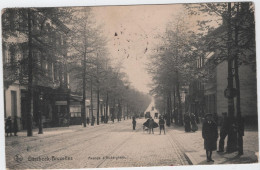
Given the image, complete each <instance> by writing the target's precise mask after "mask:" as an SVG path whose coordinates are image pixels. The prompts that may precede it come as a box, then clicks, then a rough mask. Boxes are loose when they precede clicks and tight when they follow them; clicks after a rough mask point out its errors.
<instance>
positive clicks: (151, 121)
mask: <svg viewBox="0 0 260 170" xmlns="http://www.w3.org/2000/svg"><path fill="white" fill-rule="evenodd" d="M153 123H154V120H153V118H152V117H150V118H149V134H150V133H151V131H152V133H153Z"/></svg>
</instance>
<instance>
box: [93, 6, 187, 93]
mask: <svg viewBox="0 0 260 170" xmlns="http://www.w3.org/2000/svg"><path fill="white" fill-rule="evenodd" d="M183 9H184V8H183V6H182V5H145V6H143V5H139V6H107V7H94V8H93V13H94V16H95V17H96V22H97V23H98V24H102V25H103V29H104V32H105V35H106V36H107V39H108V40H109V41H108V49H109V52H110V54H111V57H112V58H113V61H114V63H118V62H121V63H122V67H123V69H122V71H124V72H126V73H127V74H128V76H129V80H130V82H131V84H132V86H134V87H135V88H137V89H138V90H140V91H143V92H145V93H148V92H149V86H148V84H150V83H152V81H151V77H150V76H149V75H148V73H147V71H146V67H147V64H146V63H147V62H148V56H149V54H151V53H153V52H154V49H155V48H156V46H157V43H158V41H159V39H158V38H156V36H157V35H163V33H164V32H165V28H166V25H167V23H168V22H169V21H170V20H172V18H174V16H176V15H178V14H179V13H180V12H182V11H183ZM115 33H116V34H117V36H115Z"/></svg>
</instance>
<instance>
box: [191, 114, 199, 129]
mask: <svg viewBox="0 0 260 170" xmlns="http://www.w3.org/2000/svg"><path fill="white" fill-rule="evenodd" d="M190 122H191V131H193V132H196V131H197V130H198V125H197V122H196V116H195V114H194V113H191V115H190Z"/></svg>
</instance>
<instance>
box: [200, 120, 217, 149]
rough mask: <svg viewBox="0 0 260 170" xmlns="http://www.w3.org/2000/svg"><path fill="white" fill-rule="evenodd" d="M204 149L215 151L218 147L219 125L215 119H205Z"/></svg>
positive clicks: (203, 130) (203, 128)
mask: <svg viewBox="0 0 260 170" xmlns="http://www.w3.org/2000/svg"><path fill="white" fill-rule="evenodd" d="M202 137H203V139H204V149H206V150H210V151H214V150H216V149H217V139H218V127H217V124H216V123H215V122H214V121H207V120H205V121H204V123H203V126H202Z"/></svg>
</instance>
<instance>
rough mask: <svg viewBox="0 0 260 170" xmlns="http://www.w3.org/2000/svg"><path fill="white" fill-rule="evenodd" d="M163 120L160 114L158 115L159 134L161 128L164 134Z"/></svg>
mask: <svg viewBox="0 0 260 170" xmlns="http://www.w3.org/2000/svg"><path fill="white" fill-rule="evenodd" d="M164 124H165V121H164V120H163V118H162V116H159V126H160V134H161V130H162V129H163V131H164V134H165V126H164Z"/></svg>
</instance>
